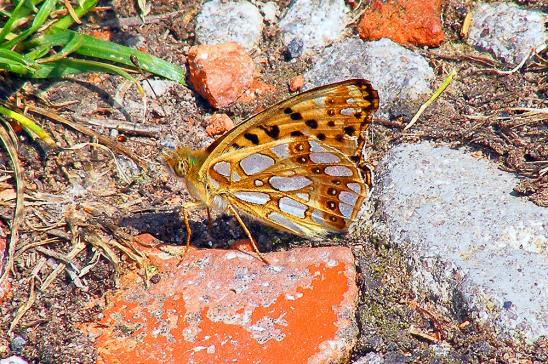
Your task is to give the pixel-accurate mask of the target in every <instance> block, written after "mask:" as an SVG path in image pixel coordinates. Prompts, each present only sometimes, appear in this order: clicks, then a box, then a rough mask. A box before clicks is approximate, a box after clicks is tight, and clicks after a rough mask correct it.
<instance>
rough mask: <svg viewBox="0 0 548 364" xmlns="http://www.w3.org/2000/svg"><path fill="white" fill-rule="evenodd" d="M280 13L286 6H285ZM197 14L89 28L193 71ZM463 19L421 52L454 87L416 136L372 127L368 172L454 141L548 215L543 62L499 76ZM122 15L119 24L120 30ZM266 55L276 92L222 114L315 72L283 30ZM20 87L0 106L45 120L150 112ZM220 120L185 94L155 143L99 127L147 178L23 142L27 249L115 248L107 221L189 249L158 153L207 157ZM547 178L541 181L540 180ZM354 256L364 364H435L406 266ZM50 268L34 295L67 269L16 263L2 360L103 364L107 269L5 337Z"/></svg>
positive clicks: (229, 225)
mask: <svg viewBox="0 0 548 364" xmlns="http://www.w3.org/2000/svg"><path fill="white" fill-rule="evenodd" d="M280 3H283V4H282V5H284V6H286V5H287V1H282V2H280ZM520 3H522V4H523V5H524V6H529V7H531V8H535V9H538V8H540V6H541V5H539V4H541V2H535V1H530V2H520ZM199 4H200V2H199V1H186V2H182V1H179V2H173V1H159V2H155V3H154V4H153V8H152V14H151V15H153V14H171V13H173V12H178V11H180V12H181V14H182V16H176V17H173V16H166V18H165V20H164V21H162V22H159V23H155V24H145V25H142V26H135V27H133V28H132V30H129V31H122V30H121V29H120V28H119V27H118V26H116V23H117V22H118V23H120V22H122V23H123V22H124V21H127V18H128V17H133V16H135V14H136V11H135V9H134V2H127V1H114V2H113V11H109V12H103V13H100V14H98V15H96V16H93V17H92V19H91V20H90V22H89V23H88V24H87V25H86V26H85V29H86V30H91V29H94V28H95V27H100V26H101V24H109V29H110V30H111V31H112V32H113V39H114V40H115V41H118V42H122V43H124V42H128V41H129V40H132V41H133V40H137V41H139V42H141V43H140V45H139V48H142V49H144V50H145V51H147V52H149V53H151V54H154V55H157V56H159V57H162V58H164V59H167V60H169V61H171V62H174V63H179V64H184V63H185V54H186V52H187V51H188V47H189V46H191V45H193V40H194V34H193V28H194V24H193V22H194V18H193V14H196V11H197V9H199ZM282 8H283V7H282ZM466 11H467V8H466V7H465V6H463V5H462V4H460V3H459V2H457V1H449V2H447V3H446V4H445V8H444V21H445V31H446V35H447V39H448V41H447V42H446V43H445V44H444V45H443V46H442V47H441V48H439V49H435V50H428V51H426V50H419V52H421V53H422V54H423V55H424V56H425V57H427V58H428V59H429V60H430V62H431V64H432V65H433V66H434V68H435V71H436V73H437V75H438V76H439V77H438V82H441V81H442V79H443V77H444V75H446V74H447V73H448V72H449V71H450V70H452V69H458V70H459V74H458V77H457V78H456V80H455V81H454V82H453V83H452V84H451V85H450V87H449V88H448V89H447V91H446V92H445V93H444V94H443V95H442V97H441V98H440V99H439V100H438V101H437V102H436V103H435V104H434V105H433V106H432V107H430V108H429V109H428V110H427V112H426V113H425V114H424V115H423V116H422V117H421V119H420V120H419V122H418V123H417V124H416V125H415V126H414V127H413V128H411V129H410V130H408V131H406V132H403V131H402V127H403V126H404V123H403V121H402V120H380V119H377V120H375V125H372V127H371V134H370V135H371V139H370V145H369V146H368V149H369V154H368V156H369V158H370V159H371V160H370V162H371V163H372V164H373V165H375V164H376V163H377V162H378V161H379V160H380V159H381V158H382V156H383V155H384V153H385V152H386V151H387V150H388V149H389V148H390V147H392V146H393V145H394V144H396V143H401V142H414V141H419V140H425V139H427V140H434V141H444V142H449V143H451V144H452V145H454V146H455V147H458V146H461V145H467V146H472V147H475V148H476V149H477V151H478V152H481V154H482V155H484V156H485V157H486V158H491V159H493V160H494V161H495V162H497V163H499V165H500V166H501V168H502V169H505V170H508V171H510V172H513V173H516V174H518V175H519V176H520V177H521V178H522V183H521V184H520V185H519V186H516V193H517V194H523V195H527V196H528V197H529V198H530V199H531V200H532V201H534V202H535V203H537V204H539V205H542V206H547V205H548V187H547V186H548V174H547V173H546V167H547V162H546V161H547V160H548V147H547V145H548V133H547V130H546V129H547V126H548V124H547V121H546V120H543V119H542V118H540V117H539V115H538V113H535V110H538V109H542V108H546V101H545V100H546V95H547V94H548V87H547V81H546V70H547V58H548V57H547V54H546V53H544V54H541V55H539V56H538V57H536V58H535V59H533V61H532V62H531V63H530V64H528V65H526V66H525V67H523V68H521V69H519V70H517V71H516V72H513V73H511V74H500V73H498V72H496V71H495V70H496V69H500V70H503V69H505V68H504V66H503V65H501V64H500V63H498V62H497V61H494V60H493V59H492V58H490V57H489V56H487V55H485V54H480V53H478V52H475V51H474V50H472V49H471V48H470V47H468V46H466V45H464V44H463V43H462V40H461V37H460V35H459V31H460V24H462V21H463V18H464V16H465V15H466ZM114 15H116V16H117V17H118V18H117V20H116V21H114V22H113V19H114ZM259 47H260V49H261V50H262V51H263V52H262V53H257V54H253V55H252V56H253V57H254V59H255V63H256V64H257V65H258V67H259V70H260V73H261V79H262V80H263V81H264V82H266V83H268V84H271V85H274V86H275V87H276V89H277V92H275V93H273V94H270V95H267V96H265V97H261V98H258V99H257V100H255V101H254V102H251V103H249V104H245V105H242V104H236V105H234V106H231V107H229V108H227V109H225V110H223V112H226V113H227V114H229V115H230V116H231V117H232V118H233V120H235V121H236V122H239V121H242V120H244V119H245V118H246V117H247V116H249V115H250V114H251V113H253V112H254V111H256V110H258V109H259V108H262V107H265V106H268V105H270V104H272V103H274V102H275V101H279V100H281V99H284V98H286V97H287V96H288V95H289V91H288V86H287V85H288V81H289V80H290V79H291V78H292V77H294V76H296V75H299V74H302V73H303V72H304V71H305V70H306V69H307V68H308V67H309V66H310V65H311V63H312V59H311V58H304V59H300V60H299V61H297V62H294V63H291V62H287V61H286V60H285V55H284V48H283V47H282V46H281V44H280V42H279V36H278V33H277V30H276V27H274V26H268V27H267V28H266V29H265V31H264V33H263V40H262V42H261V44H260V45H259ZM267 50H268V51H267ZM0 77H2V76H0ZM21 84H22V83H21V82H20V81H18V80H12V79H5V78H4V79H2V80H0V96H2V97H4V98H5V97H9V96H13V95H14V92H15V90H18V91H17V92H18V93H19V95H20V96H22V97H24V98H25V99H26V100H27V101H34V102H36V103H38V104H40V105H42V104H43V100H47V101H48V102H49V103H50V106H49V107H50V108H53V109H54V110H55V111H56V112H58V113H59V114H61V115H64V116H66V117H67V118H69V119H71V118H76V119H77V118H83V119H90V118H101V117H102V116H104V115H105V114H106V115H107V116H108V117H109V118H113V119H120V120H127V121H130V122H137V123H140V122H142V121H143V117H142V116H141V113H142V103H141V99H140V98H139V97H138V96H137V95H136V93H135V92H134V90H130V91H127V92H125V98H123V100H124V105H123V107H122V106H120V105H119V104H118V103H117V101H116V100H117V99H116V95H120V94H122V93H124V90H123V89H124V87H125V86H126V85H125V84H124V82H123V81H122V80H121V79H120V78H117V77H113V76H105V75H101V76H81V77H76V78H74V79H70V80H64V81H59V82H49V81H43V82H35V83H32V84H31V85H27V86H26V87H24V88H20V86H21ZM74 101H76V103H74ZM212 112H213V110H212V109H211V108H210V107H209V106H208V105H207V104H206V103H205V102H204V101H203V99H202V98H201V97H199V96H197V95H196V94H195V93H193V92H192V91H191V90H190V89H188V88H185V87H183V86H177V87H174V88H172V89H171V90H170V91H169V92H168V93H166V94H165V95H162V96H161V97H159V98H158V99H155V100H150V105H149V107H148V110H147V114H146V117H145V118H144V120H146V123H147V124H153V125H156V126H159V127H160V130H161V132H160V133H159V134H158V136H157V137H156V138H151V137H139V136H134V135H129V134H128V135H124V136H123V138H122V137H120V133H115V132H113V131H111V130H110V129H108V128H102V127H97V126H91V127H92V128H93V129H95V130H97V131H98V132H100V133H103V134H105V135H109V134H110V135H111V136H112V137H114V138H118V140H120V141H121V140H125V142H123V144H124V146H126V147H127V148H130V149H131V150H132V151H133V152H134V153H135V154H136V155H139V156H141V157H142V158H143V159H144V160H145V161H146V163H147V165H148V168H149V170H148V171H147V172H143V171H140V170H139V169H138V168H137V167H136V165H134V164H133V163H132V162H131V161H129V160H127V159H125V158H119V159H118V163H119V164H120V165H117V164H115V161H114V159H113V158H112V156H111V155H110V154H109V153H106V152H104V151H103V150H101V149H97V148H92V147H86V148H82V149H79V150H77V151H63V152H59V153H53V152H51V151H48V150H46V149H45V148H44V146H43V145H41V144H40V143H37V142H34V141H32V140H30V139H29V138H28V137H27V136H25V135H20V139H21V140H20V143H19V155H20V158H21V160H22V164H23V168H24V172H25V181H26V184H27V194H28V196H29V198H28V199H27V200H28V201H29V202H30V203H29V206H28V207H27V209H26V214H25V219H24V220H25V221H24V224H23V226H22V229H21V240H20V242H19V248H21V247H24V246H25V245H28V244H31V243H37V242H41V241H42V242H44V241H45V242H48V241H49V243H47V244H45V245H44V246H45V247H47V248H48V249H49V250H50V251H54V252H57V253H62V254H66V253H68V252H70V251H71V249H73V248H74V241H73V240H72V235H71V234H70V232H71V228H70V226H69V224H68V223H67V221H69V222H70V221H73V222H76V230H77V231H80V233H79V236H80V238H81V239H82V240H85V237H86V236H87V235H85V232H86V231H89V229H91V231H93V232H94V233H96V234H97V235H98V236H99V237H101V238H102V239H104V240H108V239H109V238H110V237H112V235H113V231H112V230H109V229H108V224H107V223H105V222H115V225H116V226H119V227H121V230H122V231H123V232H125V233H128V234H137V233H140V232H149V233H151V234H153V235H154V236H155V237H157V238H158V239H160V240H161V241H163V242H166V243H173V244H180V243H181V242H183V241H184V238H185V233H184V229H183V228H182V223H181V220H180V218H179V216H178V214H177V212H176V209H175V208H176V206H180V205H181V204H182V203H183V202H185V201H187V200H188V199H189V196H188V194H187V192H186V191H185V189H184V186H183V184H182V183H181V181H179V180H177V179H175V178H174V177H173V176H171V175H170V174H169V173H168V172H167V170H166V168H165V166H164V163H163V161H162V158H161V153H160V151H161V150H162V148H163V147H164V146H169V145H174V144H184V145H186V146H190V147H194V148H203V147H205V146H207V145H208V144H209V143H211V142H212V141H213V139H212V138H210V137H208V136H207V134H206V132H205V126H206V121H205V119H206V115H207V114H208V113H212ZM42 125H43V126H44V127H45V128H46V129H47V130H48V131H49V132H50V133H51V134H52V135H53V137H54V139H55V140H56V141H58V142H59V143H60V144H61V145H63V146H68V145H73V144H76V143H85V142H90V141H91V140H90V139H89V138H87V137H84V136H82V135H81V134H79V133H76V132H74V131H72V130H70V129H67V128H65V127H64V126H62V125H59V124H55V123H52V122H50V121H45V120H42ZM9 170H11V168H10V166H9V163H8V160H7V156H6V155H5V154H4V153H0V176H2V175H3V174H4V171H9ZM120 170H121V171H122V172H124V173H125V174H127V175H129V176H130V177H131V181H132V182H125V181H124V180H123V178H122V176H121V172H120ZM543 170H544V175H541V171H543ZM12 214H13V208H12V206H10V205H0V219H2V221H3V222H5V223H6V224H8V223H9V222H10V219H11V216H12ZM191 220H192V223H191V226H192V230H193V231H194V233H195V234H194V236H193V244H196V245H199V246H201V247H226V246H227V245H228V244H230V243H231V242H233V241H235V240H237V239H240V238H242V237H244V234H243V233H242V232H241V230H240V228H239V227H238V225H237V223H236V222H235V221H234V220H233V219H231V218H227V217H225V216H218V217H216V218H215V219H214V221H213V229H212V231H211V233H209V232H208V228H207V222H206V215H205V212H195V213H193V214H192V215H191ZM86 229H88V230H86ZM251 229H252V233H253V234H254V235H255V237H256V238H257V240H258V242H259V244H260V245H261V250H265V251H270V250H280V249H287V248H290V247H292V246H303V245H316V244H320V243H317V242H310V241H306V240H303V239H295V238H294V237H292V236H289V235H286V234H280V233H278V232H275V231H273V230H272V229H269V228H265V227H264V226H261V225H258V224H254V223H252V224H251ZM86 244H87V245H86V248H85V249H84V250H83V251H82V252H81V253H80V254H79V255H77V257H76V258H75V260H74V262H73V264H74V265H76V266H77V267H78V268H80V269H81V268H83V267H85V266H87V265H88V264H90V261H92V260H93V257H94V255H95V254H96V251H97V249H96V248H93V245H92V244H91V243H89V241H86ZM321 244H355V243H353V242H352V241H350V240H348V239H343V240H340V239H335V240H330V241H324V242H322V243H321ZM360 244H361V243H360ZM116 256H117V257H118V259H120V263H119V264H118V266H117V269H137V268H136V266H135V263H133V262H131V261H130V260H129V259H127V257H126V256H125V255H123V254H120V252H116ZM356 256H357V259H358V263H359V264H358V265H359V267H360V269H361V270H362V275H363V277H373V278H371V279H372V280H370V281H366V280H361V281H360V283H361V285H362V288H363V292H364V293H363V297H362V310H361V312H362V316H360V317H359V322H360V325H361V336H360V339H359V345H358V346H357V348H356V353H355V354H356V356H357V355H358V354H360V353H365V352H368V351H371V350H378V351H383V352H387V353H392V354H390V355H393V356H394V358H396V357H398V358H400V357H403V358H404V359H405V360H411V361H412V360H418V361H420V362H428V361H430V360H435V359H432V358H433V357H432V353H431V352H429V351H428V349H427V343H428V340H426V341H425V339H424V338H422V339H421V338H417V337H416V336H413V335H410V334H408V330H407V329H408V328H409V325H411V323H414V324H415V325H417V323H419V326H420V327H419V328H420V329H424V330H425V331H431V330H432V329H433V327H432V325H433V323H432V322H433V320H432V318H431V317H427V316H425V313H424V311H421V310H418V309H416V308H411V306H409V302H410V301H412V295H411V293H410V290H409V288H408V287H407V286H406V283H405V282H406V280H405V267H404V266H403V263H402V260H401V259H399V258H398V257H397V256H391V254H390V253H387V252H386V250H385V249H384V248H382V247H379V246H377V247H375V246H359V247H357V248H356ZM41 260H45V262H43V263H42V264H43V266H42V268H41V269H39V270H37V271H35V272H34V273H35V276H36V277H38V278H37V279H36V281H35V283H36V289H38V288H39V286H40V284H42V283H43V281H44V280H45V279H46V277H47V276H48V275H49V274H50V273H51V272H52V270H53V268H54V266H55V265H56V264H58V263H59V260H56V259H55V257H54V256H51V255H48V254H47V253H44V251H42V252H38V251H37V250H36V249H29V250H27V251H25V252H23V253H21V254H20V255H19V256H18V257H17V261H16V267H15V279H14V282H13V288H14V289H13V294H14V296H13V298H11V299H10V300H9V301H6V302H4V303H3V304H2V306H0V313H1V314H0V357H4V356H8V355H10V354H20V355H22V356H23V357H25V358H27V359H29V360H31V361H34V362H43V363H59V362H67V363H68V362H81V363H92V362H95V353H94V351H93V344H92V339H93V337H92V336H89V335H85V334H83V333H82V332H81V331H80V330H79V327H80V325H81V324H82V323H86V322H93V321H96V319H97V315H98V314H99V312H100V311H101V308H102V307H103V305H104V302H103V301H102V300H101V297H103V295H104V293H105V292H107V291H108V290H110V289H112V288H113V287H114V286H115V280H116V274H115V269H114V268H113V265H112V264H110V263H109V261H108V260H107V259H105V258H104V257H102V258H100V259H99V260H98V263H97V264H96V265H95V266H93V268H92V269H90V271H89V273H88V274H87V275H85V276H84V277H83V278H82V279H81V280H82V282H81V283H82V286H83V287H84V288H83V289H80V288H76V287H75V285H74V281H73V280H72V279H70V278H69V277H68V276H67V275H66V273H63V274H61V275H60V276H59V277H58V278H57V279H55V280H54V281H53V284H52V285H50V286H49V288H48V289H47V290H46V291H45V292H41V293H38V295H37V298H36V301H35V304H34V305H33V306H32V308H31V309H30V310H29V311H28V312H27V314H26V315H25V316H24V317H23V319H22V320H21V321H20V323H19V325H18V326H17V327H16V328H15V330H14V335H15V336H14V337H8V336H7V334H6V333H7V331H8V328H9V326H10V323H11V321H12V319H13V317H14V315H15V313H16V312H17V310H18V308H19V307H21V305H23V304H24V303H25V302H27V299H28V296H29V285H30V277H31V276H32V275H33V270H34V269H35V268H36V266H37V264H39V262H40V261H41ZM387 280H390V282H389V283H388V281H387ZM380 297H382V299H381V298H380ZM402 297H403V298H405V300H406V302H403V301H402ZM421 307H427V308H428V307H430V308H432V307H434V308H435V302H421ZM445 319H446V321H444V325H445V326H444V327H452V328H454V327H456V326H458V325H459V324H460V323H462V322H463V321H464V320H465V318H463V317H460V316H459V313H455V315H454V317H449V318H445ZM434 329H435V328H434ZM402 333H403V334H402ZM90 335H91V334H90ZM447 335H450V337H449V336H447V337H446V338H448V339H447V340H448V342H449V343H450V344H451V346H452V347H453V349H454V353H455V355H456V356H455V357H454V358H451V360H453V361H457V362H458V361H476V362H481V361H486V360H488V359H491V358H501V357H508V358H511V357H512V355H514V354H515V353H516V352H521V353H523V355H524V356H525V357H527V358H530V359H531V360H534V359H536V360H539V361H543V360H546V356H547V355H548V354H546V347H545V346H546V344H545V343H543V342H539V343H538V344H537V347H535V348H527V347H519V348H513V347H512V346H511V345H510V344H508V343H501V342H498V341H496V340H495V339H494V337H493V336H492V334H491V333H489V332H488V331H486V330H484V329H483V328H480V327H477V326H475V325H470V326H469V327H468V328H464V329H462V330H461V329H459V330H454V329H451V330H449V334H447ZM542 345H544V348H543V346H542ZM406 353H407V354H409V353H411V354H410V355H407V354H406ZM402 360H403V359H402Z"/></svg>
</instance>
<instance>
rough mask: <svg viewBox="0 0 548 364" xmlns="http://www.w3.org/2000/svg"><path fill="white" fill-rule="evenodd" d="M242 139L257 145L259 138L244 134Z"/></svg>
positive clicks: (254, 135)
mask: <svg viewBox="0 0 548 364" xmlns="http://www.w3.org/2000/svg"><path fill="white" fill-rule="evenodd" d="M244 138H246V139H247V140H249V141H250V142H251V143H253V144H255V145H258V144H259V137H258V136H257V134H253V133H245V134H244Z"/></svg>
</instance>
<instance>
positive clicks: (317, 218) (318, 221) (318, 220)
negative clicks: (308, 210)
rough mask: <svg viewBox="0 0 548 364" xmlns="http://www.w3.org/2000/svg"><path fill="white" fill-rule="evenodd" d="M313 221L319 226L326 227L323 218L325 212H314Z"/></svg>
mask: <svg viewBox="0 0 548 364" xmlns="http://www.w3.org/2000/svg"><path fill="white" fill-rule="evenodd" d="M311 217H312V221H314V222H315V223H316V224H318V225H325V220H324V218H323V212H321V211H319V210H314V211H312V215H311Z"/></svg>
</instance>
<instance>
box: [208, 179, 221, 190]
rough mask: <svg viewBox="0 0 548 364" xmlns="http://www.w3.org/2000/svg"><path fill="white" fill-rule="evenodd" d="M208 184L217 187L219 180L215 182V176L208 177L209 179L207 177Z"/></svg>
mask: <svg viewBox="0 0 548 364" xmlns="http://www.w3.org/2000/svg"><path fill="white" fill-rule="evenodd" d="M209 184H210V185H211V187H213V188H214V189H217V188H219V182H217V180H215V178H210V179H209Z"/></svg>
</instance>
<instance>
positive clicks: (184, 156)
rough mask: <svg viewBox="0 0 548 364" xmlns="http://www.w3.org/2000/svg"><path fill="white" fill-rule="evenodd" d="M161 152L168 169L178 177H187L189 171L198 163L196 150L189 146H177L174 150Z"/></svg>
mask: <svg viewBox="0 0 548 364" xmlns="http://www.w3.org/2000/svg"><path fill="white" fill-rule="evenodd" d="M163 154H164V159H165V161H166V162H167V164H168V166H169V167H170V169H171V170H172V171H173V172H174V173H175V175H177V176H179V177H187V176H188V175H189V173H190V171H191V170H192V169H194V168H196V167H199V166H198V164H200V158H199V156H197V152H196V151H193V150H192V149H190V148H186V147H177V149H175V150H174V151H170V152H164V153H163Z"/></svg>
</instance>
